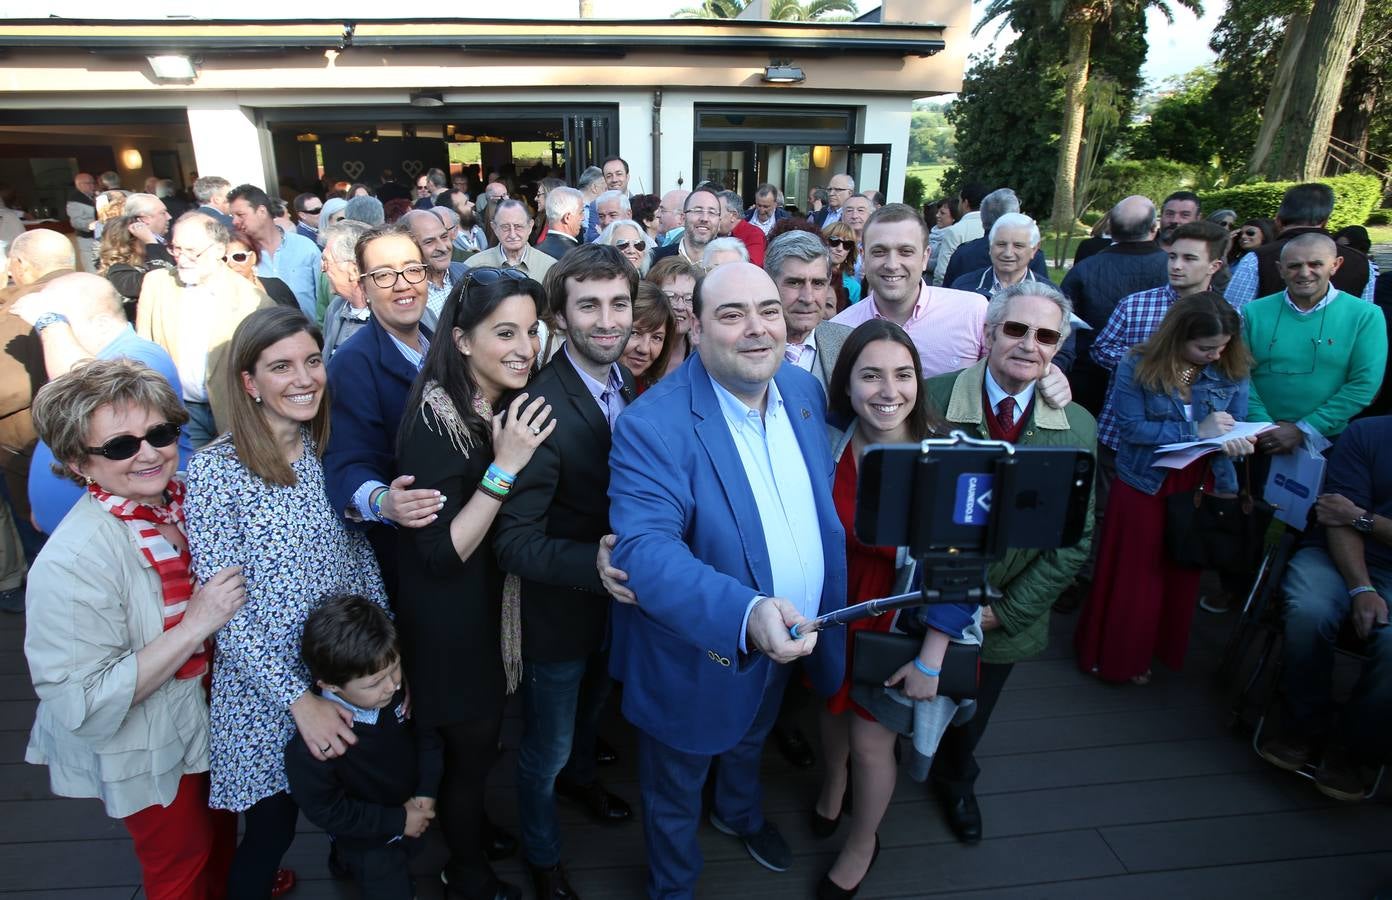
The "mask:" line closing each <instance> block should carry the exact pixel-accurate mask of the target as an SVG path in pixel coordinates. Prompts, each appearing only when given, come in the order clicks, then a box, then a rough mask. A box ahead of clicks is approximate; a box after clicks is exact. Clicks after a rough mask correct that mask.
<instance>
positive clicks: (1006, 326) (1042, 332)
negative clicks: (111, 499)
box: [1000, 322, 1063, 347]
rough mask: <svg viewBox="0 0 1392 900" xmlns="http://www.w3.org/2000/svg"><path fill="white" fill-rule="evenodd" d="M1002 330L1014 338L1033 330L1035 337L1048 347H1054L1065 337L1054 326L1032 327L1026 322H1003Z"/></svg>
mask: <svg viewBox="0 0 1392 900" xmlns="http://www.w3.org/2000/svg"><path fill="white" fill-rule="evenodd" d="M1000 330H1001V331H1003V332H1004V333H1005V336H1006V337H1012V338H1023V337H1024V336H1025V335H1027V334H1029V333H1030V332H1031V331H1033V332H1034V339H1035V340H1036V341H1038V342H1039V343H1041V344H1043V345H1044V346H1046V347H1052V346H1053V345H1055V344H1057V343H1058V342H1059V341H1060V340H1061V339H1062V338H1063V335H1061V334H1059V333H1058V332H1057V331H1055V330H1054V329H1052V328H1031V327H1029V326H1028V325H1026V324H1025V323H1024V322H1002V323H1001V324H1000Z"/></svg>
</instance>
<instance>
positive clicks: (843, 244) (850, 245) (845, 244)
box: [831, 238, 855, 253]
mask: <svg viewBox="0 0 1392 900" xmlns="http://www.w3.org/2000/svg"><path fill="white" fill-rule="evenodd" d="M831 246H833V247H840V248H841V249H842V250H845V251H846V252H847V253H850V252H851V251H852V250H854V249H855V241H848V240H840V239H837V238H832V240H831Z"/></svg>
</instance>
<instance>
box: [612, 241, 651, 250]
mask: <svg viewBox="0 0 1392 900" xmlns="http://www.w3.org/2000/svg"><path fill="white" fill-rule="evenodd" d="M614 246H615V247H618V248H619V249H620V250H627V249H628V248H629V247H632V248H634V249H635V250H638V251H640V252H641V251H643V250H646V249H648V242H647V241H615V242H614Z"/></svg>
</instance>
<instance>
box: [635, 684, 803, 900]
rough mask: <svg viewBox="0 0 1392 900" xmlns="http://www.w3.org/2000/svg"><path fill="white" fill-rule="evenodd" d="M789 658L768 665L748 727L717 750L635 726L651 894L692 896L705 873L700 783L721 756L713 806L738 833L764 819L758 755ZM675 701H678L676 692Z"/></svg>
mask: <svg viewBox="0 0 1392 900" xmlns="http://www.w3.org/2000/svg"><path fill="white" fill-rule="evenodd" d="M791 668H792V667H791V666H777V665H775V666H770V667H769V678H768V681H767V683H766V684H765V685H764V697H763V701H762V702H761V703H760V705H759V711H758V712H757V713H755V714H754V721H753V722H752V723H750V725H749V730H748V731H747V732H745V734H744V737H743V738H741V739H740V742H739V743H738V744H736V745H735V746H733V747H731V748H730V749H729V750H726V751H725V752H724V753H722V754H720V755H719V756H704V755H701V754H698V753H687V752H685V751H683V750H678V749H676V748H675V747H670V746H668V745H667V744H664V743H662V742H661V741H659V740H657V739H656V738H654V737H652V736H651V735H649V734H647V733H646V732H643V731H641V730H640V731H639V732H638V783H639V785H640V786H641V788H642V791H643V841H644V843H645V844H646V845H647V848H648V898H649V900H692V898H693V897H695V895H696V894H695V892H696V879H697V878H698V877H700V874H701V844H700V841H699V840H698V839H697V832H698V831H699V830H700V827H701V791H702V789H703V788H704V787H705V784H706V776H707V775H708V774H709V772H710V767H711V763H712V762H715V763H716V770H715V796H714V799H713V801H712V811H713V812H714V813H715V815H716V816H718V817H719V818H720V821H722V822H724V823H725V824H726V825H728V826H730V828H731V829H733V830H734V831H735V833H736V834H741V835H744V834H752V833H754V832H756V831H759V830H760V829H761V828H763V827H764V794H763V787H762V785H760V784H759V763H760V761H761V760H762V759H763V755H764V742H765V741H766V740H767V739H768V733H769V731H770V730H771V729H772V728H773V723H774V721H775V720H776V719H777V718H778V708H779V706H780V705H782V702H783V690H784V687H785V686H786V685H787V681H788V676H789V672H790V670H791ZM673 702H678V698H674V701H673Z"/></svg>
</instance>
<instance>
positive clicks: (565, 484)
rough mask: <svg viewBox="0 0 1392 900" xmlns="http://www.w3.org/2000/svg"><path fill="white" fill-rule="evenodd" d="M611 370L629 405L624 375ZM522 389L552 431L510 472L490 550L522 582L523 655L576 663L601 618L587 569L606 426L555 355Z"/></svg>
mask: <svg viewBox="0 0 1392 900" xmlns="http://www.w3.org/2000/svg"><path fill="white" fill-rule="evenodd" d="M619 368H620V370H621V371H622V372H623V375H624V396H625V398H626V399H627V400H628V401H629V402H630V403H631V402H633V400H634V398H635V396H636V394H635V392H634V389H633V378H632V376H631V375H629V374H628V372H627V370H624V369H623V367H622V366H620V367H619ZM527 394H528V395H529V397H537V396H542V397H545V398H546V400H547V402H548V403H550V404H551V414H552V416H554V417H555V419H556V429H555V431H553V432H552V433H551V436H550V437H549V438H547V439H546V442H545V443H543V444H542V445H541V446H540V447H538V448H537V450H536V453H535V454H533V456H532V459H531V461H530V462H529V463H527V467H526V468H525V469H523V470H522V471H521V472H520V473H518V475H517V483H516V484H515V485H514V486H513V488H512V494H511V496H509V497H508V499H507V502H506V503H504V504H503V509H502V512H500V513H499V514H498V522H497V532H496V538H495V539H494V544H493V546H494V548H495V549H496V551H497V554H498V561H499V563H500V564H501V565H502V568H503V570H504V571H506V572H511V573H513V574H515V575H517V576H519V577H520V578H521V579H522V657H523V659H528V660H537V661H539V662H564V661H567V660H576V659H583V658H584V657H586V656H588V655H589V654H591V653H593V652H594V651H595V650H598V649H599V648H600V647H601V646H603V644H604V639H605V634H606V631H607V629H608V624H609V603H610V599H609V595H608V594H607V593H605V591H604V588H603V586H602V585H601V584H600V582H599V573H598V571H597V570H596V569H595V554H596V553H597V552H598V550H599V539H600V538H602V537H603V536H604V535H606V534H609V533H610V528H609V444H610V440H611V435H610V431H609V423H608V421H606V420H605V418H604V411H603V410H602V409H600V407H599V404H598V403H596V402H595V399H594V395H593V394H591V393H590V390H589V388H588V387H586V386H585V382H584V381H583V380H582V379H581V377H580V373H579V372H577V371H576V370H575V366H574V364H573V363H571V361H570V357H569V356H568V355H567V354H566V353H565V352H564V351H562V352H560V353H557V354H556V355H555V356H553V357H552V358H551V362H550V363H549V364H548V365H547V366H546V367H545V368H544V369H542V370H541V372H540V374H538V375H537V377H536V378H535V379H533V380H532V383H531V384H529V385H527ZM528 402H530V400H529V401H528Z"/></svg>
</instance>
